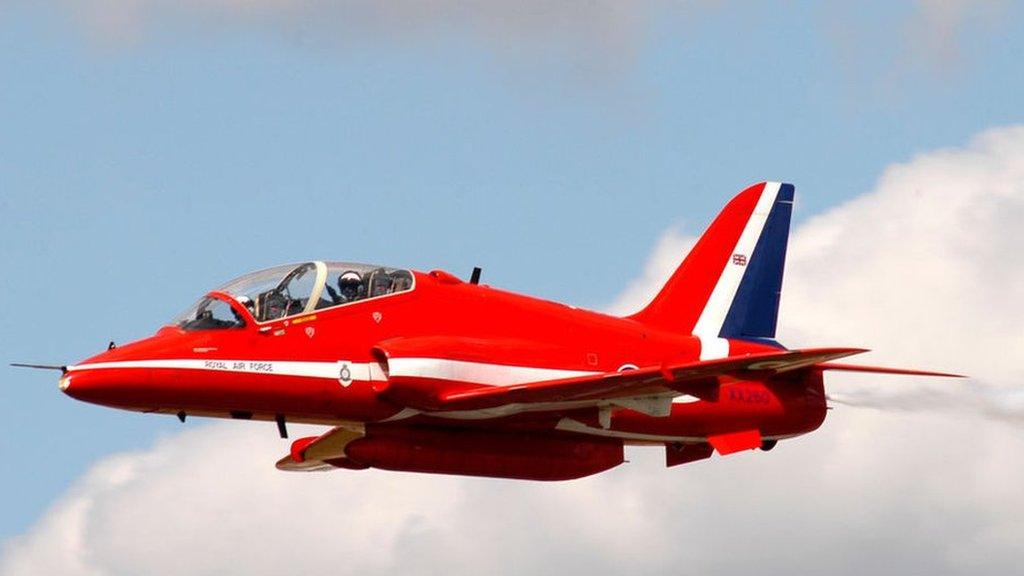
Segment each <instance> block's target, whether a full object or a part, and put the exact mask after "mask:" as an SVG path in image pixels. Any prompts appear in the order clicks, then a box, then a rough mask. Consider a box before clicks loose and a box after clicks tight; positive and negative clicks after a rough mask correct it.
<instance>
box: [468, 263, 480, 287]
mask: <svg viewBox="0 0 1024 576" xmlns="http://www.w3.org/2000/svg"><path fill="white" fill-rule="evenodd" d="M481 272H483V270H482V269H481V268H480V267H479V266H474V267H473V274H471V275H470V276H469V283H470V284H479V283H480V273H481Z"/></svg>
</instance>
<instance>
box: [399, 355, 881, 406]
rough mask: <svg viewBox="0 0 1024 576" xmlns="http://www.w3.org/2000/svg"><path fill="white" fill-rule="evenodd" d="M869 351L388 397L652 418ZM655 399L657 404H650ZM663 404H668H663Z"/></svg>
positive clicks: (678, 365)
mask: <svg viewBox="0 0 1024 576" xmlns="http://www.w3.org/2000/svg"><path fill="white" fill-rule="evenodd" d="M862 352H866V350H863V349H860V348H815V349H807V350H786V351H780V352H767V353H762V354H750V355H747V356H741V357H733V358H722V359H716V360H707V361H698V362H682V363H675V364H665V365H662V366H647V367H643V368H639V369H636V370H628V371H623V372H606V373H602V374H596V375H589V376H580V377H575V378H565V379H560V380H547V381H542V382H531V383H526V384H515V385H511V386H485V385H479V386H471V387H467V388H459V389H456V390H449V391H447V392H445V391H442V392H440V393H438V394H435V395H429V396H424V395H422V394H410V395H404V394H402V389H403V387H404V386H406V385H408V386H410V387H414V388H415V389H416V392H422V385H421V383H420V382H419V381H418V380H417V379H409V381H408V382H407V381H406V379H405V378H403V377H400V376H398V377H393V378H389V381H388V393H389V394H392V395H393V396H394V397H402V398H405V399H410V398H414V399H415V400H414V402H415V405H411V404H410V407H412V408H416V409H419V410H430V411H456V410H480V409H486V408H494V407H498V406H504V405H508V404H545V403H565V402H571V403H578V404H579V405H583V406H585V405H588V404H597V403H599V402H604V401H611V403H615V404H619V405H621V406H623V407H626V408H632V409H636V410H639V411H641V412H645V413H649V414H651V415H666V414H662V413H661V412H664V410H665V409H666V408H670V403H671V402H670V400H671V398H672V397H673V396H679V395H681V394H690V395H692V396H696V397H698V398H702V399H715V398H717V394H718V386H719V384H720V383H721V380H720V379H721V378H729V377H732V378H750V377H769V376H772V375H775V374H780V373H785V372H789V371H793V370H799V369H802V368H808V367H812V366H816V365H818V364H821V363H824V362H828V361H829V360H835V359H837V358H843V357H846V356H851V355H853V354H859V353H862ZM646 400H652V402H646ZM658 400H664V401H661V402H659V401H658Z"/></svg>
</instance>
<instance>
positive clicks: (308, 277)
mask: <svg viewBox="0 0 1024 576" xmlns="http://www.w3.org/2000/svg"><path fill="white" fill-rule="evenodd" d="M413 284H414V279H413V275H412V272H410V271H408V270H400V269H395V268H385V267H382V266H373V265H369V264H354V263H351V262H321V261H314V262H304V263H302V264H298V265H295V264H289V265H285V266H275V267H274V268H267V269H266V270H260V271H258V272H253V273H251V274H246V275H245V276H241V277H239V278H236V279H234V280H232V281H231V282H228V283H227V284H225V285H223V286H221V287H220V288H218V289H217V290H215V292H220V293H223V294H226V295H229V296H231V297H232V298H234V299H235V300H236V301H238V303H239V304H241V305H242V306H243V307H245V308H246V309H247V310H248V311H249V313H250V314H252V317H253V318H254V319H255V320H256V322H269V321H272V320H278V319H280V318H286V317H288V316H295V315H297V314H308V313H310V312H313V311H314V310H322V309H325V308H333V307H334V306H341V305H343V304H351V303H353V302H358V301H360V300H365V299H368V298H379V297H382V296H387V295H390V294H395V293H398V292H404V291H406V290H411V289H412V288H413ZM175 325H177V326H178V327H180V328H183V329H185V330H210V329H221V328H237V327H242V326H245V319H244V318H243V317H242V315H241V314H239V313H238V312H237V311H236V310H235V309H234V308H232V307H231V305H230V304H229V303H228V302H226V301H224V300H222V299H220V298H217V297H216V296H215V295H212V294H211V295H210V296H207V297H205V298H203V299H202V300H200V301H199V302H198V303H196V305H195V306H193V307H192V308H190V309H189V310H188V311H187V312H185V313H184V314H182V315H181V316H179V317H178V319H177V320H175Z"/></svg>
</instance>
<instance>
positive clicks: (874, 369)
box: [816, 364, 966, 378]
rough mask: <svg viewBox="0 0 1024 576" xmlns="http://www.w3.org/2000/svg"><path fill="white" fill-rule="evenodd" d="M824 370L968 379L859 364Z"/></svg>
mask: <svg viewBox="0 0 1024 576" xmlns="http://www.w3.org/2000/svg"><path fill="white" fill-rule="evenodd" d="M816 367H817V368H820V369H822V370H838V371H842V372H865V373H870V374H898V375H902V376H938V377H941V378H966V376H964V375H962V374H949V373H946V372H929V371H927V370H908V369H905V368H886V367H884V366H859V365H857V364H819V365H818V366H816Z"/></svg>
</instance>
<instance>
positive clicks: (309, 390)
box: [62, 271, 825, 443]
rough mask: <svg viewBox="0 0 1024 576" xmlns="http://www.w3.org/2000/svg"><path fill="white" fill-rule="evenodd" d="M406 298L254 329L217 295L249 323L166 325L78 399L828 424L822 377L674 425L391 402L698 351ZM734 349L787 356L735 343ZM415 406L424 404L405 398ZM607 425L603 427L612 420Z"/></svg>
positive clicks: (111, 357) (440, 292) (670, 336)
mask: <svg viewBox="0 0 1024 576" xmlns="http://www.w3.org/2000/svg"><path fill="white" fill-rule="evenodd" d="M412 276H413V279H414V282H413V285H412V286H411V287H410V288H409V289H407V290H404V291H401V292H395V293H392V294H387V295H382V296H379V297H372V298H365V299H361V300H357V301H354V302H351V303H346V304H341V305H336V306H330V307H326V308H324V309H316V310H311V311H308V312H307V313H298V314H294V315H291V316H287V317H283V318H277V319H271V320H266V321H263V322H260V321H257V320H256V319H255V318H254V316H253V315H252V314H251V310H247V309H246V308H245V307H244V306H242V305H241V304H240V303H239V302H237V301H236V300H235V299H233V298H232V297H231V296H230V295H227V294H224V293H219V292H214V293H211V295H212V296H213V297H215V298H221V299H222V300H223V301H224V302H225V303H227V304H230V305H231V306H232V307H233V308H234V309H235V311H236V314H237V315H239V316H243V317H244V318H245V322H244V326H240V327H231V328H219V329H184V328H182V327H181V326H166V327H163V328H161V329H160V330H159V331H158V332H157V333H156V334H155V335H153V336H151V337H149V338H145V339H143V340H140V341H137V342H133V343H130V344H125V345H122V346H118V347H115V348H112V349H110V350H107V351H105V352H103V353H101V354H98V355H96V356H93V357H92V358H89V359H87V360H85V361H83V362H81V363H80V364H78V365H75V366H71V367H69V371H68V373H67V375H66V376H65V378H64V380H63V381H62V387H63V388H64V389H65V391H66V392H67V393H68V394H69V395H71V396H73V397H75V398H78V399H81V400H85V401H88V402H94V403H98V404H103V405H107V406H112V407H117V408H123V409H128V410H136V411H142V412H156V413H166V414H187V415H196V416H213V417H226V418H236V419H255V420H274V419H275V418H285V419H287V420H288V421H290V422H307V423H321V424H334V425H336V424H338V423H343V422H356V423H362V424H364V425H366V426H368V427H371V428H372V427H375V426H376V427H389V426H391V427H393V426H407V425H421V424H427V425H430V426H458V427H487V428H495V427H497V428H515V429H537V430H551V429H558V430H562V431H564V432H565V433H567V434H584V435H589V436H608V437H614V438H621V439H623V440H624V441H626V442H632V443H664V442H674V441H679V442H684V441H688V442H692V441H699V440H700V439H703V438H706V437H707V436H709V435H712V434H722V433H728V432H730V431H733V430H743V429H751V428H756V429H758V430H760V431H761V433H762V435H763V436H764V437H765V438H783V437H788V436H793V435H797V434H801V433H805V432H809V431H811V430H813V429H815V428H817V427H818V426H819V425H820V424H821V422H822V420H823V419H824V415H825V397H824V393H823V390H822V382H821V374H820V372H817V373H810V374H802V375H801V376H799V378H800V379H801V380H802V381H801V382H798V383H796V384H797V385H794V382H793V381H792V380H790V379H768V380H729V381H727V382H723V383H722V386H721V392H720V393H719V395H718V396H717V397H716V398H715V399H714V400H713V401H706V400H702V399H700V398H697V397H694V396H688V395H685V394H684V395H682V396H680V397H678V398H676V399H675V400H674V401H673V404H672V408H671V414H670V415H668V416H649V415H647V414H644V413H642V412H639V411H634V410H630V409H625V408H617V409H616V410H615V411H614V415H613V417H612V418H611V420H610V425H608V426H603V425H601V423H600V422H599V414H598V410H597V409H596V408H594V407H593V406H577V405H574V404H573V403H564V404H558V403H553V404H549V405H544V406H507V407H502V408H501V409H499V410H495V409H492V410H476V411H444V410H440V411H431V410H423V409H417V408H413V407H410V405H409V404H410V403H406V402H402V401H401V397H398V399H397V400H396V398H395V396H394V395H389V394H386V393H382V392H384V391H385V390H386V388H387V382H388V380H389V378H392V377H394V376H396V375H400V376H403V377H405V378H406V379H413V380H415V379H420V380H421V381H422V386H423V388H424V390H423V392H424V393H425V394H426V393H430V392H431V388H432V387H437V386H444V387H446V388H458V387H460V386H466V387H470V386H479V385H481V384H488V385H498V386H514V385H517V384H522V383H527V382H535V381H538V380H541V381H543V380H557V379H561V378H571V377H574V376H582V375H588V374H599V373H606V372H615V371H621V370H630V369H634V368H637V367H645V366H658V365H662V364H665V363H668V362H680V361H688V360H694V361H696V360H697V359H698V358H699V356H700V349H701V342H700V341H699V339H698V338H696V337H694V336H691V335H683V334H676V333H670V332H666V331H663V330H658V329H653V328H651V327H649V326H646V325H644V324H641V323H640V322H638V321H636V320H632V319H629V318H619V317H614V316H609V315H606V314H601V313H597V312H593V311H589V310H583V309H578V308H574V307H571V306H566V305H563V304H559V303H555V302H550V301H546V300H541V299H537V298H532V297H528V296H523V295H519V294H514V293H511V292H507V291H503V290H498V289H495V288H491V287H488V286H481V285H477V284H471V283H467V282H463V281H461V280H459V279H457V278H455V277H454V276H452V275H450V274H448V273H445V272H441V271H434V272H431V273H421V272H412ZM730 346H731V351H732V354H733V355H742V354H745V353H758V352H765V351H773V350H778V348H775V347H772V346H769V345H766V344H763V343H757V342H749V341H745V340H733V341H731V342H730ZM412 405H413V406H415V403H414V402H413V403H412ZM606 424H607V422H606Z"/></svg>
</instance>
